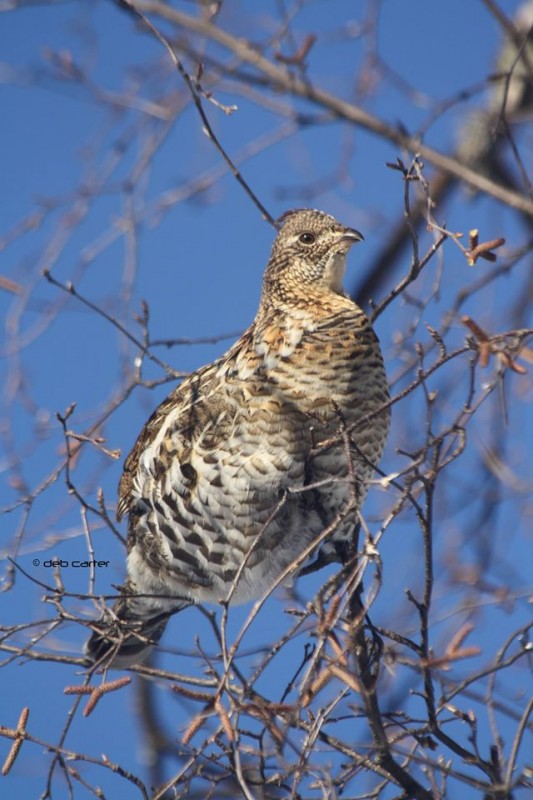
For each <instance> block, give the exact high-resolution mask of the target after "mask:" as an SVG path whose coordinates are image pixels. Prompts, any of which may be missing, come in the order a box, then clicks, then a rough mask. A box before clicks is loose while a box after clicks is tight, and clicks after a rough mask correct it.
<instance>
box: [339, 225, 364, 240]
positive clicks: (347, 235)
mask: <svg viewBox="0 0 533 800" xmlns="http://www.w3.org/2000/svg"><path fill="white" fill-rule="evenodd" d="M340 240H341V242H346V244H355V242H364V240H365V237H364V236H363V234H362V233H359V231H356V230H355V228H345V229H344V231H343V232H342V234H341V236H340Z"/></svg>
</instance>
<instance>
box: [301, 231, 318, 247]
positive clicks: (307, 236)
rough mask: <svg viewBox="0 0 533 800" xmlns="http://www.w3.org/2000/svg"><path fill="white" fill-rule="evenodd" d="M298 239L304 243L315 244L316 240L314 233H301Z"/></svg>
mask: <svg viewBox="0 0 533 800" xmlns="http://www.w3.org/2000/svg"><path fill="white" fill-rule="evenodd" d="M298 239H299V241H300V242H301V243H302V244H314V243H315V242H316V236H315V234H314V233H301V234H300V235H299V237H298Z"/></svg>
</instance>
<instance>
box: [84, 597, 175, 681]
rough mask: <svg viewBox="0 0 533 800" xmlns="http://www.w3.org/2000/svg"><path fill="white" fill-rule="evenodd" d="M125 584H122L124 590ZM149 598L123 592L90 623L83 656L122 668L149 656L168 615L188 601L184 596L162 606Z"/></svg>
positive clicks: (108, 665) (97, 662)
mask: <svg viewBox="0 0 533 800" xmlns="http://www.w3.org/2000/svg"><path fill="white" fill-rule="evenodd" d="M126 588H127V587H124V589H123V592H124V590H125V589H126ZM161 605H162V604H161V603H159V602H158V603H156V602H155V601H154V600H153V599H152V598H149V597H146V596H139V595H137V596H136V595H135V594H130V593H129V592H128V594H126V593H124V594H123V596H122V597H120V598H119V599H118V600H117V601H116V603H115V605H114V606H113V608H112V609H111V610H110V611H107V612H106V613H105V614H104V616H103V617H102V618H101V619H100V620H99V621H98V622H95V623H94V625H93V633H92V635H91V637H90V639H89V640H88V641H87V643H86V644H85V647H84V653H85V657H86V658H87V660H88V661H90V662H91V663H92V664H100V665H101V666H103V667H111V668H113V669H125V668H126V667H132V666H134V665H135V664H140V663H142V662H143V661H145V660H146V658H148V656H149V655H150V653H151V651H152V649H153V648H154V646H155V645H156V644H157V643H158V642H159V640H160V638H161V636H162V635H163V631H164V630H165V628H166V626H167V622H168V620H169V618H170V617H171V616H172V615H173V614H175V613H176V612H177V611H181V609H183V608H186V607H187V606H188V605H190V602H188V601H187V600H185V599H184V600H174V601H173V603H172V605H171V606H170V607H169V605H168V604H166V603H165V604H163V605H164V606H165V608H164V610H162V608H161Z"/></svg>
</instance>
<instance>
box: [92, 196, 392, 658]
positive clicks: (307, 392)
mask: <svg viewBox="0 0 533 800" xmlns="http://www.w3.org/2000/svg"><path fill="white" fill-rule="evenodd" d="M279 223H280V229H279V232H278V235H277V238H276V240H275V242H274V246H273V248H272V253H271V256H270V260H269V262H268V265H267V268H266V271H265V275H264V282H263V292H262V296H261V302H260V305H259V310H258V312H257V316H256V318H255V320H254V322H253V323H252V325H251V326H250V327H249V328H248V330H247V331H246V332H245V333H244V334H243V335H242V336H241V338H240V339H239V340H238V341H237V342H236V343H235V344H234V345H233V347H231V348H230V349H229V350H228V352H227V353H225V354H224V355H223V356H221V358H219V359H217V360H216V361H214V362H213V363H212V364H209V365H208V366H206V367H202V368H201V369H199V370H197V371H196V372H194V373H193V374H192V375H190V376H189V377H188V378H187V379H186V380H184V381H183V382H182V383H181V384H180V385H179V386H178V387H177V388H176V389H174V391H173V392H172V393H171V394H170V395H169V396H168V398H167V399H166V400H164V401H163V403H162V404H161V405H160V406H159V407H158V408H157V409H156V411H155V412H154V413H153V414H152V416H151V417H150V419H149V420H148V422H147V423H146V425H145V427H144V428H143V430H142V432H141V434H140V436H139V438H138V439H137V442H136V444H135V446H134V448H133V450H132V451H131V453H130V455H129V456H128V458H127V459H126V463H125V465H124V474H123V476H122V479H121V481H120V489H119V505H118V518H119V519H120V518H121V517H122V516H123V515H124V514H128V517H129V526H128V543H127V544H128V579H127V581H126V584H125V586H124V587H123V589H122V596H121V597H120V598H119V599H118V601H117V602H116V604H115V606H114V608H113V609H112V611H108V612H107V613H106V615H105V616H104V617H103V618H102V619H101V620H100V621H99V622H96V623H94V624H93V630H94V633H93V635H92V636H91V638H90V640H89V642H88V644H87V646H86V655H87V656H88V658H89V659H90V660H91V661H101V663H103V664H104V663H105V664H109V663H111V665H112V666H113V667H122V666H126V665H129V664H132V663H137V662H139V661H141V660H142V659H143V658H145V657H146V655H147V653H148V652H149V651H150V649H151V647H152V646H153V645H154V644H155V643H156V642H157V641H158V640H159V638H160V637H161V634H162V633H163V630H164V628H165V625H166V623H167V620H168V618H169V617H170V615H172V614H174V613H175V612H176V611H179V610H181V609H183V608H185V607H186V606H189V605H191V604H193V603H198V602H200V603H203V602H211V603H216V602H218V601H219V600H221V599H225V598H226V597H228V596H229V595H230V593H231V601H232V602H244V601H247V600H249V599H251V598H255V597H257V596H259V595H260V594H262V593H263V592H265V591H266V590H267V589H268V588H269V587H270V586H271V585H272V584H273V582H274V581H275V580H276V578H278V577H279V576H280V575H281V573H282V571H283V570H285V569H286V568H287V567H288V565H289V564H290V563H291V562H292V561H293V560H294V559H295V557H296V556H298V555H299V554H301V553H302V551H303V550H304V549H305V548H306V547H308V546H309V545H310V544H311V543H312V542H313V541H314V540H315V539H316V538H317V537H319V536H320V534H321V532H323V531H324V530H325V529H326V528H327V526H328V525H331V524H332V523H333V522H334V521H335V520H337V521H338V524H337V525H336V527H335V529H334V530H333V531H332V533H331V535H329V536H328V537H327V539H326V540H325V541H324V542H323V543H322V545H321V548H320V552H319V553H318V555H317V554H315V556H316V558H318V561H319V563H327V562H328V561H332V560H338V561H343V560H344V559H345V558H347V557H348V555H349V554H350V553H352V552H353V546H354V545H353V542H354V530H355V528H356V523H357V508H358V507H360V505H361V503H362V501H363V499H364V496H365V494H366V484H367V482H368V480H369V478H370V477H371V476H372V473H373V470H374V468H375V466H376V465H377V463H378V461H379V459H380V457H381V454H382V451H383V447H384V444H385V439H386V437H387V433H388V428H389V410H388V405H387V403H388V399H389V394H388V388H387V379H386V375H385V370H384V367H383V359H382V355H381V351H380V347H379V342H378V339H377V337H376V334H375V333H374V331H373V329H372V327H371V326H370V323H369V320H368V319H367V317H366V316H365V314H364V313H363V311H362V310H361V309H360V308H359V307H358V306H357V305H356V304H355V303H354V302H353V301H352V300H350V299H349V297H347V295H346V294H345V293H344V291H343V288H342V279H343V275H344V270H345V262H346V254H347V252H348V250H349V249H350V247H351V246H352V245H353V244H354V243H355V242H358V241H360V240H361V239H362V238H363V237H362V236H361V234H360V233H358V232H357V231H356V230H353V229H352V228H346V227H344V226H343V225H341V224H340V223H339V222H337V220H335V219H334V218H333V217H331V216H329V215H327V214H324V213H322V212H320V211H314V210H308V209H302V210H296V211H289V212H287V213H286V214H284V215H283V217H281V219H280V221H279ZM358 423H360V424H358ZM343 431H344V433H342V432H343ZM347 436H349V440H350V443H351V444H350V446H349V447H347V444H346V442H347ZM350 462H351V463H350ZM306 486H308V487H309V488H308V489H306V488H305V487H306ZM291 490H299V491H291ZM354 497H355V498H356V503H354V502H353V498H354ZM343 510H346V514H344V515H343ZM243 562H245V563H244V566H243ZM304 571H305V570H304Z"/></svg>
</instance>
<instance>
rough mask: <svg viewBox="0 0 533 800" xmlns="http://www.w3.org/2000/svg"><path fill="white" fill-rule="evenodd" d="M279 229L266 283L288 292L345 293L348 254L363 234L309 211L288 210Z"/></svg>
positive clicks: (330, 218)
mask: <svg viewBox="0 0 533 800" xmlns="http://www.w3.org/2000/svg"><path fill="white" fill-rule="evenodd" d="M278 227H279V231H278V235H277V236H276V240H275V241H274V246H273V247H272V253H271V256H270V260H269V262H268V266H267V269H266V272H265V284H266V285H271V286H274V285H278V287H279V288H283V289H285V290H288V291H295V290H296V291H297V290H298V289H299V288H301V289H302V290H303V291H306V290H307V291H309V290H310V289H311V288H312V287H314V288H316V289H321V290H322V291H329V292H336V293H338V294H342V293H343V288H342V279H343V277H344V270H345V267H346V254H347V253H348V250H349V249H350V247H351V246H352V245H353V244H355V242H360V241H362V239H363V236H362V234H360V233H359V231H356V230H354V229H353V228H347V227H345V226H344V225H341V223H340V222H337V220H336V219H335V218H334V217H331V216H329V214H324V213H323V212H322V211H315V210H313V209H307V208H304V209H297V210H295V211H287V212H286V213H285V214H283V216H281V217H280V218H279V220H278Z"/></svg>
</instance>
